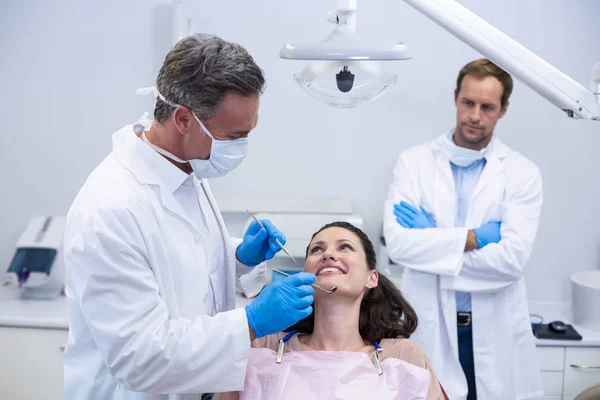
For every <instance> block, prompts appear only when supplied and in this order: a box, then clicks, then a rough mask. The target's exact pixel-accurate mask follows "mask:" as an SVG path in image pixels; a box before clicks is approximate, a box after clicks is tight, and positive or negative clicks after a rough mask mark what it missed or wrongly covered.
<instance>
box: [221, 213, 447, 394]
mask: <svg viewBox="0 0 600 400" xmlns="http://www.w3.org/2000/svg"><path fill="white" fill-rule="evenodd" d="M375 265H376V256H375V250H374V248H373V244H372V243H371V241H370V240H369V238H368V237H367V235H365V233H364V232H363V231H361V230H360V229H358V228H356V227H355V226H353V225H351V224H349V223H346V222H334V223H331V224H328V225H325V226H324V227H323V228H321V229H320V230H319V231H318V232H317V233H315V234H314V235H313V237H312V239H311V241H310V244H309V245H308V248H307V250H306V264H305V266H304V270H305V271H306V272H310V273H313V274H315V275H316V276H317V281H316V283H317V284H318V285H319V286H321V287H323V288H326V289H329V288H331V287H334V286H336V287H337V290H336V291H335V292H334V293H333V294H327V293H325V292H322V291H320V290H315V292H314V297H315V302H314V312H313V314H312V316H310V317H309V318H306V319H305V320H303V321H300V322H299V323H298V324H297V325H295V326H293V327H292V328H291V329H290V331H289V332H288V333H279V334H275V335H271V336H266V337H264V338H261V339H257V340H255V341H254V342H253V343H252V349H251V351H250V357H249V360H248V369H247V372H246V381H245V385H244V391H243V392H240V393H223V394H221V397H220V399H221V400H232V399H238V398H241V399H253V400H258V399H269V400H271V399H294V398H298V399H406V400H409V399H427V400H430V399H436V400H437V399H445V398H446V397H445V394H444V392H443V389H442V388H441V386H440V384H439V382H438V381H437V378H436V377H435V374H434V372H433V370H432V369H431V366H430V364H429V360H428V359H427V357H426V356H425V354H424V353H423V351H422V350H421V348H420V347H419V346H418V345H417V344H416V343H414V342H412V341H410V340H408V337H409V336H410V335H411V333H412V332H413V331H414V330H415V329H416V327H417V316H416V314H415V311H414V310H413V308H412V307H411V306H410V304H408V302H407V301H406V300H405V299H404V297H403V296H402V294H401V293H400V291H399V290H398V289H397V288H396V286H394V284H393V283H392V282H390V280H388V279H387V278H386V277H385V276H383V275H382V274H380V273H378V271H377V270H376V269H375Z"/></svg>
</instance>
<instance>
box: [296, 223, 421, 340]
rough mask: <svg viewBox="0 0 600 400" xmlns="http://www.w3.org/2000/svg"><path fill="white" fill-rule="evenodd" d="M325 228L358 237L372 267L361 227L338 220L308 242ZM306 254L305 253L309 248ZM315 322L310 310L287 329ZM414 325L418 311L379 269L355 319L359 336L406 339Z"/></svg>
mask: <svg viewBox="0 0 600 400" xmlns="http://www.w3.org/2000/svg"><path fill="white" fill-rule="evenodd" d="M328 228H343V229H347V230H349V231H350V232H352V233H354V234H355V235H356V236H358V238H359V239H360V242H361V244H362V247H363V249H364V251H365V258H366V262H367V265H368V267H369V269H371V270H373V269H375V267H376V266H377V255H376V253H375V248H374V247H373V243H372V242H371V241H370V240H369V237H368V236H367V235H366V234H365V233H364V232H363V231H362V230H360V229H359V228H357V227H356V226H354V225H352V224H350V223H348V222H343V221H338V222H332V223H330V224H327V225H325V226H323V227H322V228H321V229H319V230H318V231H317V232H315V233H314V234H313V236H312V238H311V242H312V240H313V239H314V238H315V236H316V235H317V234H319V233H320V232H322V231H323V230H325V229H328ZM309 246H310V244H309ZM306 253H307V254H308V247H307V248H306ZM313 307H314V305H313ZM314 325H315V320H314V313H313V314H311V315H310V316H309V317H307V318H305V319H303V320H301V321H300V322H298V323H297V324H296V325H294V326H292V327H291V328H289V329H287V330H286V331H291V330H297V331H299V332H302V333H312V331H313V329H314ZM416 328H417V313H416V312H415V310H414V308H412V306H411V305H410V303H409V302H408V301H407V300H406V299H405V298H404V296H403V295H402V293H401V292H400V290H399V289H398V288H397V287H396V285H394V283H393V282H392V281H390V280H389V279H388V278H387V277H386V276H385V275H383V274H382V273H381V272H379V284H378V285H377V287H375V288H372V289H369V291H368V292H367V293H366V294H365V296H364V297H363V299H362V303H361V304H360V316H359V322H358V329H359V332H360V336H362V338H363V339H364V340H366V341H368V342H379V341H381V339H384V338H409V337H410V335H411V334H412V333H413V332H414V331H415V329H416Z"/></svg>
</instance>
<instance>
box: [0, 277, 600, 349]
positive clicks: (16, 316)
mask: <svg viewBox="0 0 600 400" xmlns="http://www.w3.org/2000/svg"><path fill="white" fill-rule="evenodd" d="M250 301H251V299H247V298H244V297H241V296H237V297H236V306H237V307H238V308H239V307H244V306H245V305H246V304H248V303H249V302H250ZM529 309H530V310H531V313H532V314H538V315H540V316H542V317H543V318H544V323H548V322H551V321H555V320H561V321H563V322H566V323H569V321H570V320H571V318H570V315H571V310H570V304H569V303H554V302H533V301H532V302H530V303H529ZM0 326H12V327H23V328H46V329H68V328H69V319H68V313H67V299H66V297H65V296H64V295H61V296H59V297H58V298H56V299H54V300H23V299H21V298H20V295H19V291H18V289H17V288H16V287H14V286H6V287H0ZM574 328H575V329H576V330H577V332H579V334H580V335H581V336H582V337H583V339H582V340H579V341H574V340H549V339H536V345H537V346H580V347H596V346H597V347H600V331H592V330H589V329H585V328H582V327H579V326H577V325H574Z"/></svg>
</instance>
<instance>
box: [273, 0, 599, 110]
mask: <svg viewBox="0 0 600 400" xmlns="http://www.w3.org/2000/svg"><path fill="white" fill-rule="evenodd" d="M404 1H405V2H406V3H407V4H409V5H410V6H412V7H413V8H415V9H416V10H417V11H419V12H420V13H422V14H423V15H425V16H426V17H427V18H429V19H431V20H432V21H434V22H435V23H436V24H438V25H440V26H441V27H442V28H444V29H445V30H446V31H448V32H449V33H451V34H452V35H454V36H456V37H457V38H458V39H460V40H462V41H463V42H464V43H466V44H467V45H469V46H471V47H472V48H473V49H475V50H477V51H478V52H479V53H481V54H482V55H483V56H484V57H487V58H488V59H490V60H491V61H493V62H494V63H495V64H497V65H498V66H499V67H501V68H502V69H504V70H505V71H506V72H508V73H510V74H511V75H512V76H513V77H515V78H516V79H518V80H519V81H521V82H522V83H523V84H525V85H527V86H528V87H530V88H531V89H533V90H534V91H535V92H536V93H538V94H539V95H540V96H542V97H544V98H545V99H546V100H548V101H549V102H551V103H552V104H554V105H555V106H556V107H558V108H559V109H561V110H563V111H564V112H565V113H566V115H567V116H568V117H570V118H576V119H589V120H596V121H600V62H598V63H597V64H596V65H594V67H593V68H592V70H591V81H590V90H588V89H586V88H584V87H583V86H581V85H580V84H579V83H577V82H575V81H574V80H573V79H571V78H569V77H568V76H567V75H565V74H564V73H562V72H561V71H559V70H558V69H556V68H555V67H553V66H552V65H550V64H549V63H548V62H546V61H544V60H543V59H542V58H540V57H539V56H537V55H536V54H534V53H533V52H531V51H529V50H528V49H527V48H525V47H524V46H522V45H521V44H519V43H518V42H516V41H515V40H513V39H512V38H510V37H509V36H508V35H506V34H504V33H502V32H501V31H500V30H498V29H496V28H495V27H494V26H492V25H491V24H489V23H487V22H486V21H485V20H483V19H482V18H480V17H478V16H477V15H475V14H474V13H472V12H471V11H469V10H468V9H466V8H465V7H463V6H461V5H460V4H459V3H458V2H456V1H455V0H404ZM355 11H356V0H354V1H338V8H337V10H336V11H335V12H330V13H329V16H328V19H329V20H330V21H332V22H337V24H338V27H337V28H336V29H335V30H334V31H333V33H332V34H331V35H330V36H329V37H328V38H327V39H325V41H323V42H322V43H319V44H317V45H313V46H309V45H304V46H297V45H290V44H287V45H285V46H283V48H282V49H281V52H280V55H279V56H280V57H281V58H285V59H297V60H315V61H313V62H312V63H311V64H309V65H308V66H307V67H306V68H305V69H304V70H303V71H302V72H300V74H298V75H295V76H294V79H295V80H296V82H298V83H299V84H300V86H302V88H303V89H305V90H306V91H307V92H309V93H310V94H311V95H312V96H314V97H315V98H317V99H319V100H321V101H323V102H325V103H327V104H330V105H333V106H337V107H354V106H357V105H359V104H362V103H365V102H366V101H368V100H372V99H374V98H377V97H378V96H380V95H381V94H382V93H383V91H384V90H385V89H386V88H388V87H389V86H390V85H391V84H393V83H395V81H396V77H395V76H392V75H389V74H387V73H386V72H385V71H383V69H382V68H381V66H380V65H379V64H377V63H376V60H377V61H379V60H402V59H407V58H410V55H408V51H407V47H406V45H404V44H403V43H399V44H398V45H396V46H394V47H393V48H390V49H381V48H376V47H369V45H368V44H367V43H366V42H365V41H364V39H363V38H362V37H360V36H358V34H357V33H356V32H355V31H356V20H355V18H356V16H355ZM359 66H360V67H362V69H363V70H364V73H365V74H367V75H366V78H365V80H366V81H368V82H367V84H364V83H363V84H362V85H361V84H359V87H358V88H357V87H356V86H357V84H356V78H355V77H353V76H352V74H351V70H352V68H355V67H356V68H358V67H359ZM344 67H346V68H344ZM336 69H337V70H339V71H338V73H337V74H333V73H332V70H336ZM369 74H370V75H369ZM334 76H335V79H334ZM352 79H354V84H353V85H352ZM355 88H356V89H359V90H357V92H356V93H353V91H354V90H355ZM343 90H347V91H346V92H344V91H343Z"/></svg>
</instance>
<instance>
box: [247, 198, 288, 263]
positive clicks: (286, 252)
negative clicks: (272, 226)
mask: <svg viewBox="0 0 600 400" xmlns="http://www.w3.org/2000/svg"><path fill="white" fill-rule="evenodd" d="M246 212H247V213H248V214H250V216H251V217H252V218H254V220H255V221H256V223H257V224H258V225H260V227H261V228H263V229H265V230H266V228H265V226H264V225H263V223H262V222H261V221H260V220H259V219H258V218H256V217H255V216H254V214H252V213H251V212H250V211H248V210H246ZM273 240H274V241H275V243H277V245H278V246H279V248H280V249H281V250H283V251H284V252H285V254H287V255H288V256H289V257H290V258H291V259H292V260H294V262H295V263H296V264H297V263H298V261H296V259H295V258H294V257H293V256H292V255H291V254H290V252H289V251H287V249H286V248H285V247H284V246H283V245H282V244H281V242H280V241H279V240H278V239H277V238H274V239H273Z"/></svg>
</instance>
